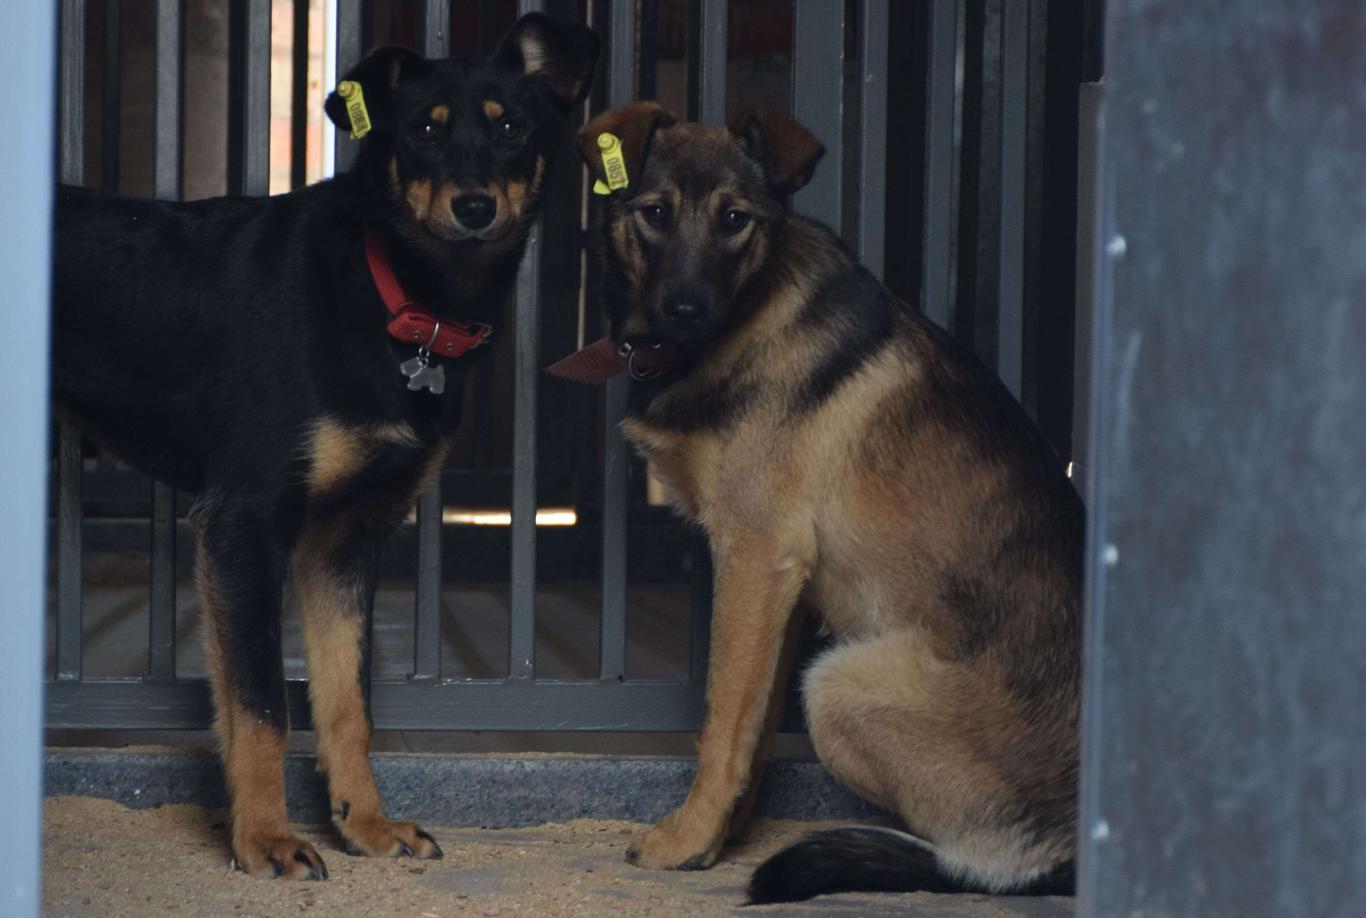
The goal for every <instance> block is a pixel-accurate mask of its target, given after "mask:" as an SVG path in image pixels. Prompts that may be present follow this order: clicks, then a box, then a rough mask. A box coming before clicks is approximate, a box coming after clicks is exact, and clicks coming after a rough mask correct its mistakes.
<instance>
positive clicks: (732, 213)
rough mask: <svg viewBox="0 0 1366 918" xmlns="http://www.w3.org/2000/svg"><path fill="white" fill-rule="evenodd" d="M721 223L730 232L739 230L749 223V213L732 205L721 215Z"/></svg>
mask: <svg viewBox="0 0 1366 918" xmlns="http://www.w3.org/2000/svg"><path fill="white" fill-rule="evenodd" d="M721 225H722V226H724V227H725V228H726V229H728V230H730V231H731V232H739V231H740V230H742V229H744V228H745V227H746V226H748V225H749V214H747V213H745V212H744V211H743V210H736V209H735V208H733V207H732V208H731V209H730V210H728V211H726V212H725V213H723V214H722V215H721Z"/></svg>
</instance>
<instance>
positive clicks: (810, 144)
mask: <svg viewBox="0 0 1366 918" xmlns="http://www.w3.org/2000/svg"><path fill="white" fill-rule="evenodd" d="M730 132H731V133H732V134H734V135H735V136H736V138H738V139H739V141H740V145H741V146H742V147H744V148H745V151H746V152H748V153H749V155H750V156H752V157H753V158H754V159H755V160H757V161H758V163H759V165H761V166H763V167H764V174H765V175H766V176H768V183H769V184H770V185H772V186H773V187H774V189H776V190H777V191H778V193H779V194H782V195H789V194H792V193H793V192H795V191H797V190H798V189H800V188H802V187H803V186H805V185H806V183H807V182H809V181H811V174H812V173H813V172H815V171H816V163H817V162H819V161H820V158H821V157H822V156H824V155H825V147H824V146H823V145H822V144H821V142H820V141H819V140H817V139H816V137H815V135H814V134H812V133H811V132H810V131H808V130H807V129H806V128H804V127H802V126H801V125H800V124H798V123H797V122H796V121H793V120H792V119H791V118H789V117H787V116H786V115H780V114H778V113H777V112H772V111H765V110H763V109H758V110H756V111H752V112H750V113H748V114H746V115H742V116H741V117H740V118H738V119H737V120H735V121H734V122H732V123H731V125H730Z"/></svg>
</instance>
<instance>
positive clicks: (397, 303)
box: [365, 230, 493, 357]
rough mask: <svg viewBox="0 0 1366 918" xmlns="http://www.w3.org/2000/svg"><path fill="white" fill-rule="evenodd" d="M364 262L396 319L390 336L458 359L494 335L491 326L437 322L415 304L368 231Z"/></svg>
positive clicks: (386, 305)
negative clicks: (368, 266)
mask: <svg viewBox="0 0 1366 918" xmlns="http://www.w3.org/2000/svg"><path fill="white" fill-rule="evenodd" d="M365 260H366V262H367V263H368V264H369V265H370V276H371V277H372V278H373V279H374V281H375V287H376V288H377V289H378V290H379V295H380V299H382V300H384V308H386V309H388V310H389V314H390V315H391V316H393V319H392V320H390V322H389V334H391V335H393V336H394V337H395V338H397V339H398V340H400V341H406V342H407V343H409V344H416V345H418V346H419V347H421V348H422V349H423V350H426V351H430V352H431V353H433V354H436V355H438V356H441V357H459V356H461V355H462V354H464V353H465V352H466V351H468V350H471V349H472V348H476V347H478V346H479V345H481V344H483V343H484V342H485V341H487V340H488V338H489V335H491V334H493V326H491V325H485V324H483V323H482V322H454V321H451V320H449V319H438V318H437V317H436V316H434V315H432V314H431V313H430V312H428V311H427V310H425V309H423V308H422V307H421V306H419V305H417V303H414V302H413V301H412V299H410V298H409V296H408V294H407V293H404V291H403V287H402V286H401V285H400V284H399V282H398V278H397V277H395V276H394V267H393V265H391V264H389V256H388V255H386V254H385V252H384V245H383V244H382V243H381V242H380V241H379V238H378V237H377V236H375V234H374V233H373V232H371V231H369V230H366V232H365Z"/></svg>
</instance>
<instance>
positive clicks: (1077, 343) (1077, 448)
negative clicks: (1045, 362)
mask: <svg viewBox="0 0 1366 918" xmlns="http://www.w3.org/2000/svg"><path fill="white" fill-rule="evenodd" d="M1078 99H1079V101H1078V105H1077V124H1078V130H1077V274H1076V279H1077V300H1076V302H1077V311H1076V319H1075V322H1076V329H1075V334H1074V336H1073V342H1074V343H1073V348H1074V350H1073V364H1072V366H1073V371H1072V379H1073V380H1074V381H1075V382H1074V385H1073V391H1072V450H1071V466H1070V468H1069V471H1070V473H1071V476H1072V481H1073V482H1074V483H1075V484H1076V485H1077V486H1078V488H1082V487H1084V488H1085V492H1084V494H1083V496H1084V497H1085V498H1086V503H1087V504H1088V505H1089V504H1090V502H1091V492H1090V484H1091V482H1090V475H1089V474H1088V472H1089V470H1090V466H1091V384H1092V379H1091V353H1092V341H1093V334H1094V326H1095V315H1096V305H1097V303H1099V302H1100V280H1101V276H1102V274H1101V272H1100V271H1099V270H1098V267H1099V265H1100V252H1101V222H1100V214H1101V181H1100V177H1101V130H1102V128H1103V124H1104V122H1103V113H1104V100H1105V91H1104V86H1103V84H1101V83H1083V84H1082V85H1081V88H1080V90H1079V92H1078Z"/></svg>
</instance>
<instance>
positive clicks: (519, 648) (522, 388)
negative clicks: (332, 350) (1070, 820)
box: [508, 0, 543, 680]
mask: <svg viewBox="0 0 1366 918" xmlns="http://www.w3.org/2000/svg"><path fill="white" fill-rule="evenodd" d="M542 6H543V4H542V3H541V2H539V0H519V2H518V4H517V14H518V15H519V16H525V15H526V14H527V13H534V12H540V10H541V7H542ZM540 236H541V224H540V221H539V220H538V221H537V223H536V225H535V226H534V227H532V230H531V236H530V238H529V239H528V240H527V246H526V255H525V256H524V257H523V259H522V264H521V267H520V268H519V269H518V272H517V292H516V306H517V318H516V326H515V328H514V330H513V334H514V336H515V337H514V341H513V351H514V355H515V356H514V359H513V371H512V372H513V393H512V405H513V409H512V532H511V540H512V546H511V550H512V559H511V567H512V582H511V585H510V586H511V589H510V605H511V615H512V620H511V621H510V622H509V623H508V678H509V679H512V680H530V679H534V678H535V677H536V387H537V383H538V377H539V375H540V361H539V359H538V358H539V357H540V350H541V349H540V337H541V287H540V280H541V245H540Z"/></svg>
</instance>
